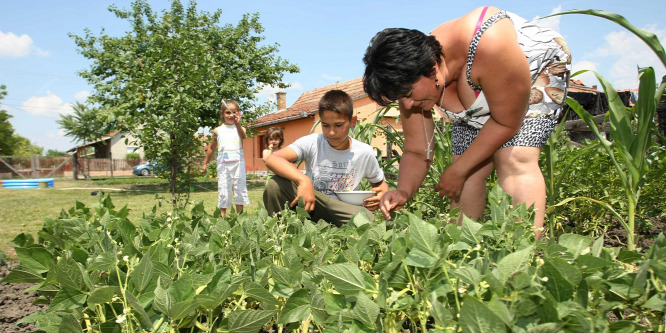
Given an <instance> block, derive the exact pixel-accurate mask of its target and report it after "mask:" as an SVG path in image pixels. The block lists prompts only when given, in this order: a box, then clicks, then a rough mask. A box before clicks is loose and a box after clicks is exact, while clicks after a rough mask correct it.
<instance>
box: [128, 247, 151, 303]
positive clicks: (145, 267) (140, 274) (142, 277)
mask: <svg viewBox="0 0 666 333" xmlns="http://www.w3.org/2000/svg"><path fill="white" fill-rule="evenodd" d="M152 279H153V263H152V261H151V260H150V257H148V256H143V257H142V258H141V260H140V261H139V264H138V265H137V266H136V267H134V270H133V271H132V273H130V281H132V284H133V285H134V288H135V290H134V291H135V292H136V293H137V294H139V293H141V292H143V291H144V290H145V289H146V287H148V285H150V283H151V281H152Z"/></svg>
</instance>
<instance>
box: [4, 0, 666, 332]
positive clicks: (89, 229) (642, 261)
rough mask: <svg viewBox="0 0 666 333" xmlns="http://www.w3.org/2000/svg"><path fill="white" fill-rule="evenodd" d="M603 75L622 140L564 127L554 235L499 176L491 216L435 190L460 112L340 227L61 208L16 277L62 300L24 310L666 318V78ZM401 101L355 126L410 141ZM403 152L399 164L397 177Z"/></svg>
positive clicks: (42, 320)
mask: <svg viewBox="0 0 666 333" xmlns="http://www.w3.org/2000/svg"><path fill="white" fill-rule="evenodd" d="M588 14H594V15H598V16H602V17H606V18H609V19H612V20H614V21H616V22H619V23H621V24H622V23H623V21H622V20H623V19H622V18H621V17H620V18H617V17H615V16H612V15H614V14H612V15H611V14H610V13H604V12H599V11H594V12H588ZM628 29H630V30H631V29H634V30H632V31H633V32H635V33H637V34H643V35H646V36H647V37H649V35H647V34H648V33H647V32H645V31H639V29H635V28H633V26H629V27H628ZM648 40H650V39H649V38H648ZM650 46H651V47H652V48H653V49H654V50H655V52H656V53H657V54H658V55H659V56H660V59H662V60H663V61H664V63H665V64H666V56H665V55H664V51H663V48H661V44H659V42H658V40H657V41H656V43H652V44H651V45H650ZM598 77H599V79H600V81H601V82H602V86H604V88H605V90H606V93H607V95H608V97H609V101H610V103H611V108H610V111H609V124H610V137H611V139H612V140H608V139H606V138H605V137H604V136H603V135H602V134H599V137H598V138H599V140H597V141H588V142H585V143H583V144H582V146H577V145H572V144H570V142H568V140H567V137H566V134H565V133H564V132H563V131H562V129H561V128H560V129H558V130H557V131H556V133H555V134H554V135H553V137H551V140H550V142H549V144H548V146H547V147H546V148H545V149H544V152H543V156H542V157H543V158H542V161H546V163H544V165H543V170H544V174H545V175H546V183H547V187H548V191H549V192H548V198H549V203H548V207H549V208H548V212H547V213H548V214H547V217H548V221H547V230H545V237H544V238H543V239H541V240H535V236H534V230H533V227H532V226H533V219H532V215H533V211H532V209H531V208H529V207H525V206H524V205H515V206H514V205H513V204H512V199H511V198H510V197H509V196H508V195H507V194H505V193H504V192H503V191H502V190H501V188H499V186H496V185H495V186H491V187H490V188H491V189H490V190H489V195H488V201H489V203H488V206H487V210H486V214H485V216H484V218H483V219H482V220H480V221H474V220H471V219H468V218H466V217H463V219H462V224H461V225H460V226H458V225H456V224H450V223H448V221H450V220H451V219H456V218H457V212H456V211H451V212H450V211H449V205H448V202H447V201H446V200H444V199H440V198H438V197H437V196H433V195H432V192H431V190H430V189H432V187H434V184H436V182H437V181H438V179H439V174H440V173H441V171H442V170H443V168H444V167H445V166H446V165H449V164H450V138H449V137H448V135H447V133H449V131H447V129H446V126H447V125H443V126H442V127H441V128H439V130H440V131H441V132H440V133H439V135H438V136H436V137H437V141H436V147H437V148H436V149H435V151H436V156H435V163H434V164H433V166H432V169H431V172H430V173H429V175H428V176H427V177H426V182H425V183H424V186H423V187H422V188H421V189H420V191H419V193H417V195H416V196H415V198H414V199H413V200H412V201H411V202H410V204H409V206H407V207H405V209H403V210H402V211H401V212H398V213H397V214H394V216H393V219H392V220H391V221H386V220H384V219H383V218H381V217H380V215H379V214H378V215H377V216H376V218H375V219H374V221H369V220H368V219H367V218H366V217H365V216H364V215H363V214H361V215H358V216H356V217H355V218H354V219H353V220H352V222H351V223H349V224H348V225H344V226H342V227H340V228H337V227H335V226H331V225H329V224H328V223H325V222H323V221H311V220H310V219H309V216H308V214H307V212H306V211H305V210H303V209H302V208H301V207H297V208H296V209H295V210H293V211H292V210H285V211H283V212H282V213H281V214H280V215H279V216H277V217H270V216H268V215H267V214H266V212H265V210H263V209H260V210H259V212H258V213H256V214H252V215H249V214H247V213H244V214H239V215H235V214H231V216H229V217H228V218H227V219H221V218H219V217H218V216H217V215H211V214H209V213H208V212H206V209H205V208H204V206H203V204H201V203H199V204H196V203H193V204H190V205H188V206H186V207H187V208H185V207H180V208H175V209H174V210H173V211H171V212H168V213H157V211H156V209H154V210H153V211H152V212H145V213H144V214H143V216H142V217H141V218H138V219H135V220H133V221H130V220H129V219H128V208H127V207H122V208H120V209H117V208H116V207H115V206H114V205H113V203H112V198H111V196H109V195H103V196H100V199H99V201H98V202H97V203H96V204H93V205H90V206H86V205H84V204H81V203H76V204H75V206H74V207H71V208H69V209H66V210H63V211H62V212H61V213H60V215H59V216H57V217H54V218H48V219H46V220H45V223H44V226H43V229H42V230H41V231H40V232H39V235H38V236H39V237H38V239H36V240H35V239H34V238H33V237H32V236H30V235H28V234H21V235H18V236H17V237H16V238H15V239H14V243H15V244H16V253H17V257H18V259H19V262H20V265H19V266H18V267H16V268H15V269H13V270H12V271H11V273H10V274H9V275H8V276H7V277H5V279H4V280H3V282H30V283H35V284H36V285H35V286H34V287H33V289H34V290H35V291H37V293H38V294H39V295H40V298H39V299H38V302H39V303H42V304H48V309H47V310H46V311H39V312H37V313H34V314H33V315H31V316H29V317H27V318H25V319H24V320H23V321H24V322H32V323H34V324H35V325H36V327H37V328H38V329H40V330H43V331H46V332H81V331H85V332H259V331H264V332H276V331H277V332H286V331H300V332H310V331H314V332H321V331H325V332H375V331H385V332H402V331H408V330H409V331H410V332H416V331H419V332H426V331H429V332H460V331H462V332H507V331H511V332H610V331H613V332H636V331H651V332H663V331H664V329H665V322H664V312H665V309H666V238H665V237H664V235H663V233H661V232H648V230H654V229H655V228H654V227H655V226H657V227H658V228H663V219H664V216H666V212H665V211H664V204H663V203H664V202H666V194H665V192H664V191H663V188H664V187H666V179H665V178H664V170H665V169H666V168H665V167H666V165H665V164H666V149H664V147H663V146H659V145H657V144H656V143H655V141H654V138H653V136H654V135H658V132H656V131H655V127H654V123H653V117H654V106H655V105H656V103H657V102H658V100H659V99H660V98H661V96H662V95H663V90H664V87H665V86H666V83H664V82H663V80H662V83H661V84H660V85H657V83H656V80H655V78H654V71H653V70H652V69H651V68H647V69H645V70H642V71H641V76H640V78H641V86H640V97H639V102H638V103H637V104H636V105H635V106H634V107H632V108H626V107H624V106H623V105H621V104H619V105H618V104H617V103H615V102H614V99H613V92H614V89H613V88H612V86H610V84H608V82H606V81H605V80H604V79H603V77H601V76H600V75H598ZM655 87H658V88H656V89H655ZM568 104H569V106H570V107H571V108H572V109H573V111H575V112H577V113H578V114H579V115H580V116H581V118H583V119H584V120H586V121H588V125H589V126H590V127H591V128H592V130H593V131H596V132H598V131H599V130H598V127H597V125H596V124H595V123H594V121H593V120H591V119H588V118H589V117H587V116H586V112H585V110H582V109H581V108H579V107H577V106H576V104H577V103H576V102H575V101H573V100H569V101H568ZM385 111H386V110H382V111H381V112H380V113H379V115H378V116H377V118H376V119H375V120H374V121H373V122H370V123H366V124H363V125H359V126H357V127H356V128H355V129H354V133H353V134H354V136H355V137H356V138H357V139H359V140H365V141H369V139H370V138H371V137H372V136H373V135H386V136H387V139H388V140H391V141H392V143H393V144H395V145H400V144H401V138H400V137H399V136H397V135H396V134H395V131H391V130H388V129H385V128H383V127H382V126H381V125H380V119H381V115H382V112H385ZM599 133H600V132H599ZM662 139H663V138H662ZM394 162H395V161H394V160H388V161H383V163H384V164H383V166H384V168H385V170H386V174H387V175H389V177H390V176H391V175H394V174H395V171H396V169H395V167H394V166H393V164H394ZM493 182H494V181H493V180H492V179H491V180H490V183H491V184H490V185H494V184H493ZM659 226H661V227H659ZM610 229H619V230H622V231H624V233H623V234H621V235H620V236H618V237H613V238H612V239H609V238H608V237H607V236H606V234H607V232H608V231H609V230H610ZM653 233H654V234H653ZM611 241H613V242H611Z"/></svg>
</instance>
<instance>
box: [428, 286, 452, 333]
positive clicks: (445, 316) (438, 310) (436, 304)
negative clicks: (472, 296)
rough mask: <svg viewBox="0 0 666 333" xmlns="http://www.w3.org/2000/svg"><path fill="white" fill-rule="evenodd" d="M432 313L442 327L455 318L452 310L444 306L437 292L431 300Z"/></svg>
mask: <svg viewBox="0 0 666 333" xmlns="http://www.w3.org/2000/svg"><path fill="white" fill-rule="evenodd" d="M430 315H431V316H432V318H433V319H434V320H435V323H436V324H437V325H439V326H441V327H446V326H448V325H449V324H450V323H451V321H452V320H453V315H452V314H451V311H449V309H447V308H446V307H445V306H444V303H442V302H440V301H439V300H438V299H437V297H435V294H433V296H432V299H431V300H430Z"/></svg>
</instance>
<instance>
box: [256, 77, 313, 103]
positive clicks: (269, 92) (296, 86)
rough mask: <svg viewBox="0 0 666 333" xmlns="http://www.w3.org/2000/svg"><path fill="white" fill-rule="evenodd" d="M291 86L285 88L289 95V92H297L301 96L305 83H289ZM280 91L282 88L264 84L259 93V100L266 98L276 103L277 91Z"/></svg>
mask: <svg viewBox="0 0 666 333" xmlns="http://www.w3.org/2000/svg"><path fill="white" fill-rule="evenodd" d="M289 84H290V86H289V87H288V88H287V89H284V91H286V92H287V95H289V94H297V95H299V96H300V94H301V92H302V91H303V85H302V84H301V83H300V82H298V81H296V82H293V83H289ZM278 91H280V88H278V87H275V86H263V88H261V90H259V92H258V93H257V95H256V96H257V99H259V102H262V103H263V102H264V101H266V100H268V101H270V102H272V103H275V102H276V96H275V93H277V92H278Z"/></svg>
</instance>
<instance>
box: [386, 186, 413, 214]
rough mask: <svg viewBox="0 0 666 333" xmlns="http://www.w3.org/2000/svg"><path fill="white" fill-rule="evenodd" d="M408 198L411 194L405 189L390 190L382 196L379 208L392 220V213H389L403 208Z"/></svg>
mask: <svg viewBox="0 0 666 333" xmlns="http://www.w3.org/2000/svg"><path fill="white" fill-rule="evenodd" d="M408 200H409V196H408V195H407V193H405V192H404V191H401V190H395V191H390V192H388V193H386V195H384V197H382V200H381V202H380V203H379V209H381V211H382V213H383V214H384V217H386V219H387V220H390V219H391V215H389V213H391V212H392V211H396V210H399V209H402V207H404V206H405V204H406V203H407V201H408Z"/></svg>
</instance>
